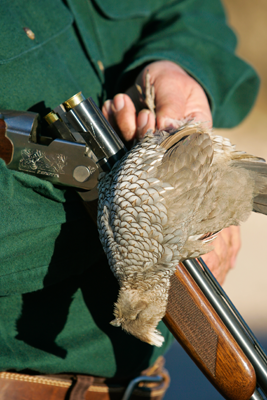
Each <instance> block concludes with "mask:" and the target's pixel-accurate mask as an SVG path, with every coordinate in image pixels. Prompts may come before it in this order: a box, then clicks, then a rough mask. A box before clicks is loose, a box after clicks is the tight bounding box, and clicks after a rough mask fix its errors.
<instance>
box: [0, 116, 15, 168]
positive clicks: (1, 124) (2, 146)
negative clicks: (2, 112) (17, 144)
mask: <svg viewBox="0 0 267 400" xmlns="http://www.w3.org/2000/svg"><path fill="white" fill-rule="evenodd" d="M12 157H13V145H12V143H11V141H10V140H9V139H8V138H7V137H6V123H5V121H4V120H3V119H2V118H0V158H2V159H3V160H4V161H5V163H6V164H7V165H8V164H9V163H10V161H11V160H12Z"/></svg>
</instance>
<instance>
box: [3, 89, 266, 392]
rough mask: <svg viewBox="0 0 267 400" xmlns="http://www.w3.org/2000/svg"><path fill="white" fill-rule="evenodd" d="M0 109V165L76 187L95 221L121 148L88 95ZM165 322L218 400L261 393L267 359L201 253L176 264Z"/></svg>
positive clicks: (122, 153) (124, 151) (264, 388)
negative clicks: (104, 181) (43, 110)
mask: <svg viewBox="0 0 267 400" xmlns="http://www.w3.org/2000/svg"><path fill="white" fill-rule="evenodd" d="M45 119H46V121H47V123H48V125H47V127H46V128H42V129H41V125H42V124H41V123H39V122H38V114H35V113H30V112H21V111H12V110H9V111H6V110H2V111H1V110H0V158H2V159H3V160H4V161H5V163H6V165H7V167H8V168H10V169H14V170H18V171H21V172H24V173H28V174H32V175H35V176H37V177H39V178H42V179H46V180H49V181H50V182H52V183H53V184H55V185H63V186H70V187H73V188H75V189H76V190H77V192H78V193H79V194H80V196H81V198H82V199H83V201H84V202H85V206H86V208H87V211H88V212H89V214H90V215H91V216H92V218H93V219H94V220H95V221H96V207H97V206H96V201H97V181H98V176H99V174H100V173H101V172H103V171H110V170H111V168H112V166H113V165H114V164H115V163H116V161H118V160H120V159H121V157H122V156H123V155H124V154H125V153H126V151H127V150H126V148H125V147H124V145H123V143H122V142H121V140H120V139H119V137H118V136H117V134H116V132H115V131H114V130H113V128H112V127H111V126H110V125H109V123H108V121H107V120H106V119H105V118H104V116H103V114H102V113H101V111H100V110H99V108H98V107H97V106H96V104H95V103H94V102H93V100H92V99H91V98H88V99H85V98H84V97H83V95H82V93H81V92H80V93H78V94H76V95H75V96H73V97H71V98H70V99H69V100H67V101H65V102H64V103H62V104H60V105H59V106H58V107H56V108H55V109H54V110H53V111H51V112H50V113H49V114H48V115H47V116H46V117H45ZM163 320H164V323H165V324H166V325H167V327H168V328H169V330H170V331H171V332H172V334H173V335H174V337H175V338H176V339H177V340H178V342H179V343H180V344H181V345H182V347H183V348H184V349H185V350H186V352H187V353H188V354H189V356H190V357H191V358H192V359H193V361H194V362H195V363H196V364H197V366H198V367H199V368H200V369H201V371H202V372H203V373H204V375H205V376H206V377H207V378H208V379H209V381H210V382H211V383H212V384H213V385H214V386H215V388H216V389H217V390H218V391H219V392H220V393H221V395H222V396H223V397H224V398H225V399H229V400H237V399H242V400H249V399H252V400H259V399H264V398H265V397H263V396H267V356H266V354H265V352H264V350H263V349H262V348H261V346H260V344H259V343H258V341H257V339H256V338H255V337H254V335H253V333H252V332H251V331H250V329H249V327H248V326H247V325H246V323H245V322H244V321H243V319H242V317H241V316H240V315H239V313H238V312H237V310H236V309H235V307H234V306H233V304H232V303H231V301H230V299H229V298H228V297H227V295H226V294H225V292H224V291H223V289H222V288H221V286H220V285H219V283H218V282H217V281H216V279H215V278H214V277H213V275H212V274H211V273H210V271H209V269H208V267H207V266H206V264H205V263H204V262H203V260H202V259H201V258H199V259H197V260H196V259H190V260H185V261H183V262H182V263H179V265H178V266H177V269H176V272H175V274H174V275H173V277H172V279H171V287H170V291H169V300H168V306H167V311H166V315H165V317H164V319H163Z"/></svg>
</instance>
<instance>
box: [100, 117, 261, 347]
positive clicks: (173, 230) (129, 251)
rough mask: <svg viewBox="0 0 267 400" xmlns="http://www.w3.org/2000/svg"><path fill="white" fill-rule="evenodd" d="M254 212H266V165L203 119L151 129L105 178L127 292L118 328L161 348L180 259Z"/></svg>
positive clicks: (109, 227)
mask: <svg viewBox="0 0 267 400" xmlns="http://www.w3.org/2000/svg"><path fill="white" fill-rule="evenodd" d="M251 211H256V212H260V213H263V214H267V164H266V163H265V161H264V160H263V159H261V158H258V157H255V156H252V155H249V154H247V153H244V152H241V151H237V150H236V149H235V146H233V145H232V144H231V143H230V141H229V140H228V139H226V138H223V137H221V136H217V135H214V134H213V133H212V132H211V131H209V130H207V129H205V127H203V126H202V124H201V123H195V122H194V121H187V122H185V123H184V124H182V125H181V126H180V128H178V129H175V130H174V129H172V130H169V131H156V132H155V133H152V132H148V133H147V134H146V135H145V137H144V138H143V140H142V141H141V142H139V143H138V144H137V145H136V146H135V147H134V148H133V149H132V150H131V151H129V152H128V153H127V154H126V155H125V156H124V157H123V158H122V159H121V160H120V161H119V162H117V164H115V166H114V167H113V169H112V170H111V172H109V173H107V174H105V175H104V176H102V178H101V179H100V182H99V203H98V229H99V234H100V240H101V243H102V245H103V248H104V251H105V253H106V255H107V258H108V262H109V265H110V267H111V270H112V271H113V273H114V275H115V277H116V278H117V280H118V282H119V285H120V290H119V295H118V299H117V302H116V303H115V308H114V316H115V319H114V320H113V321H111V324H112V325H114V326H117V327H119V326H121V328H122V329H124V330H125V331H126V332H128V333H130V334H132V335H134V336H136V337H137V338H139V339H140V340H142V341H144V342H147V343H150V344H151V345H155V346H161V345H162V343H163V340H164V339H163V337H162V335H161V334H160V332H159V331H158V330H157V329H156V328H157V325H158V322H159V321H160V320H161V319H162V318H163V317H164V315H165V312H166V306H167V300H168V290H169V286H170V277H171V276H172V274H173V273H174V271H175V267H176V265H177V264H178V262H180V261H183V260H184V259H188V258H193V257H194V258H195V257H198V256H200V255H202V254H205V253H207V252H209V251H210V250H211V249H210V247H209V242H210V241H212V240H214V238H215V237H216V234H217V233H218V232H219V231H221V230H222V229H223V228H225V227H228V226H230V225H239V224H240V222H242V221H245V220H246V219H247V218H248V216H249V214H250V212H251Z"/></svg>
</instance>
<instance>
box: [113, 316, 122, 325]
mask: <svg viewBox="0 0 267 400" xmlns="http://www.w3.org/2000/svg"><path fill="white" fill-rule="evenodd" d="M121 323H122V318H115V319H113V320H112V321H110V324H111V325H113V326H116V327H119V326H121Z"/></svg>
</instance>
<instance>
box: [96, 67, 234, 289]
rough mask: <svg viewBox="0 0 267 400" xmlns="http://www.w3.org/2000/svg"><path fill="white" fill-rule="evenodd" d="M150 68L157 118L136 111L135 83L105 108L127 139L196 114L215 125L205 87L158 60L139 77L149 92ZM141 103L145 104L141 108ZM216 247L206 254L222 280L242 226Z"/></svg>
mask: <svg viewBox="0 0 267 400" xmlns="http://www.w3.org/2000/svg"><path fill="white" fill-rule="evenodd" d="M147 69H148V70H149V74H150V77H151V78H150V79H151V84H153V85H154V88H155V105H156V120H155V117H154V115H153V113H152V112H151V111H149V110H141V111H139V112H138V111H136V110H138V109H140V108H142V107H144V105H142V104H140V100H139V98H140V95H139V94H138V91H137V90H136V88H135V87H134V86H132V87H130V88H129V89H128V90H127V94H122V93H120V94H117V95H116V96H115V97H114V99H113V100H107V101H106V102H105V103H104V105H103V108H102V111H103V114H104V115H105V117H106V118H107V119H108V120H109V122H110V123H111V124H112V125H113V126H114V127H116V130H117V131H120V132H121V135H122V137H123V138H124V139H125V141H126V142H127V141H130V140H132V139H133V138H138V139H140V138H142V137H143V136H144V134H145V133H146V132H147V130H148V129H153V130H154V129H155V128H156V127H157V128H158V129H164V128H167V127H169V126H172V124H175V120H179V119H183V118H186V117H189V116H190V117H193V118H195V120H196V121H203V122H206V123H207V124H208V126H209V127H211V126H212V116H211V111H210V107H209V103H208V99H207V96H206V94H205V92H204V90H203V89H202V87H201V86H200V85H199V84H198V83H197V82H196V81H195V80H194V79H193V78H191V77H190V76H189V75H188V74H187V73H186V72H185V71H184V70H183V69H182V68H181V67H179V66H178V65H176V64H174V63H172V62H170V61H156V62H154V63H151V64H149V65H148V66H146V67H145V68H144V69H143V71H142V72H141V73H140V74H139V76H138V77H137V79H136V82H135V83H137V84H139V85H140V86H141V87H142V90H143V92H145V90H144V89H145V87H144V86H145V75H146V71H147ZM140 106H141V107H140ZM213 246H214V250H213V251H211V252H210V253H208V254H206V255H204V256H203V259H204V261H205V262H206V263H207V265H208V267H209V268H210V269H211V271H212V273H213V274H214V275H215V277H216V278H217V280H218V281H219V282H220V283H223V281H224V279H225V276H226V273H227V271H228V270H229V269H230V268H233V266H234V263H235V258H236V255H237V253H238V251H239V248H240V234H239V228H238V227H230V228H227V229H224V230H223V231H222V232H221V233H220V234H219V235H218V237H217V239H216V240H215V241H214V242H213Z"/></svg>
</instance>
